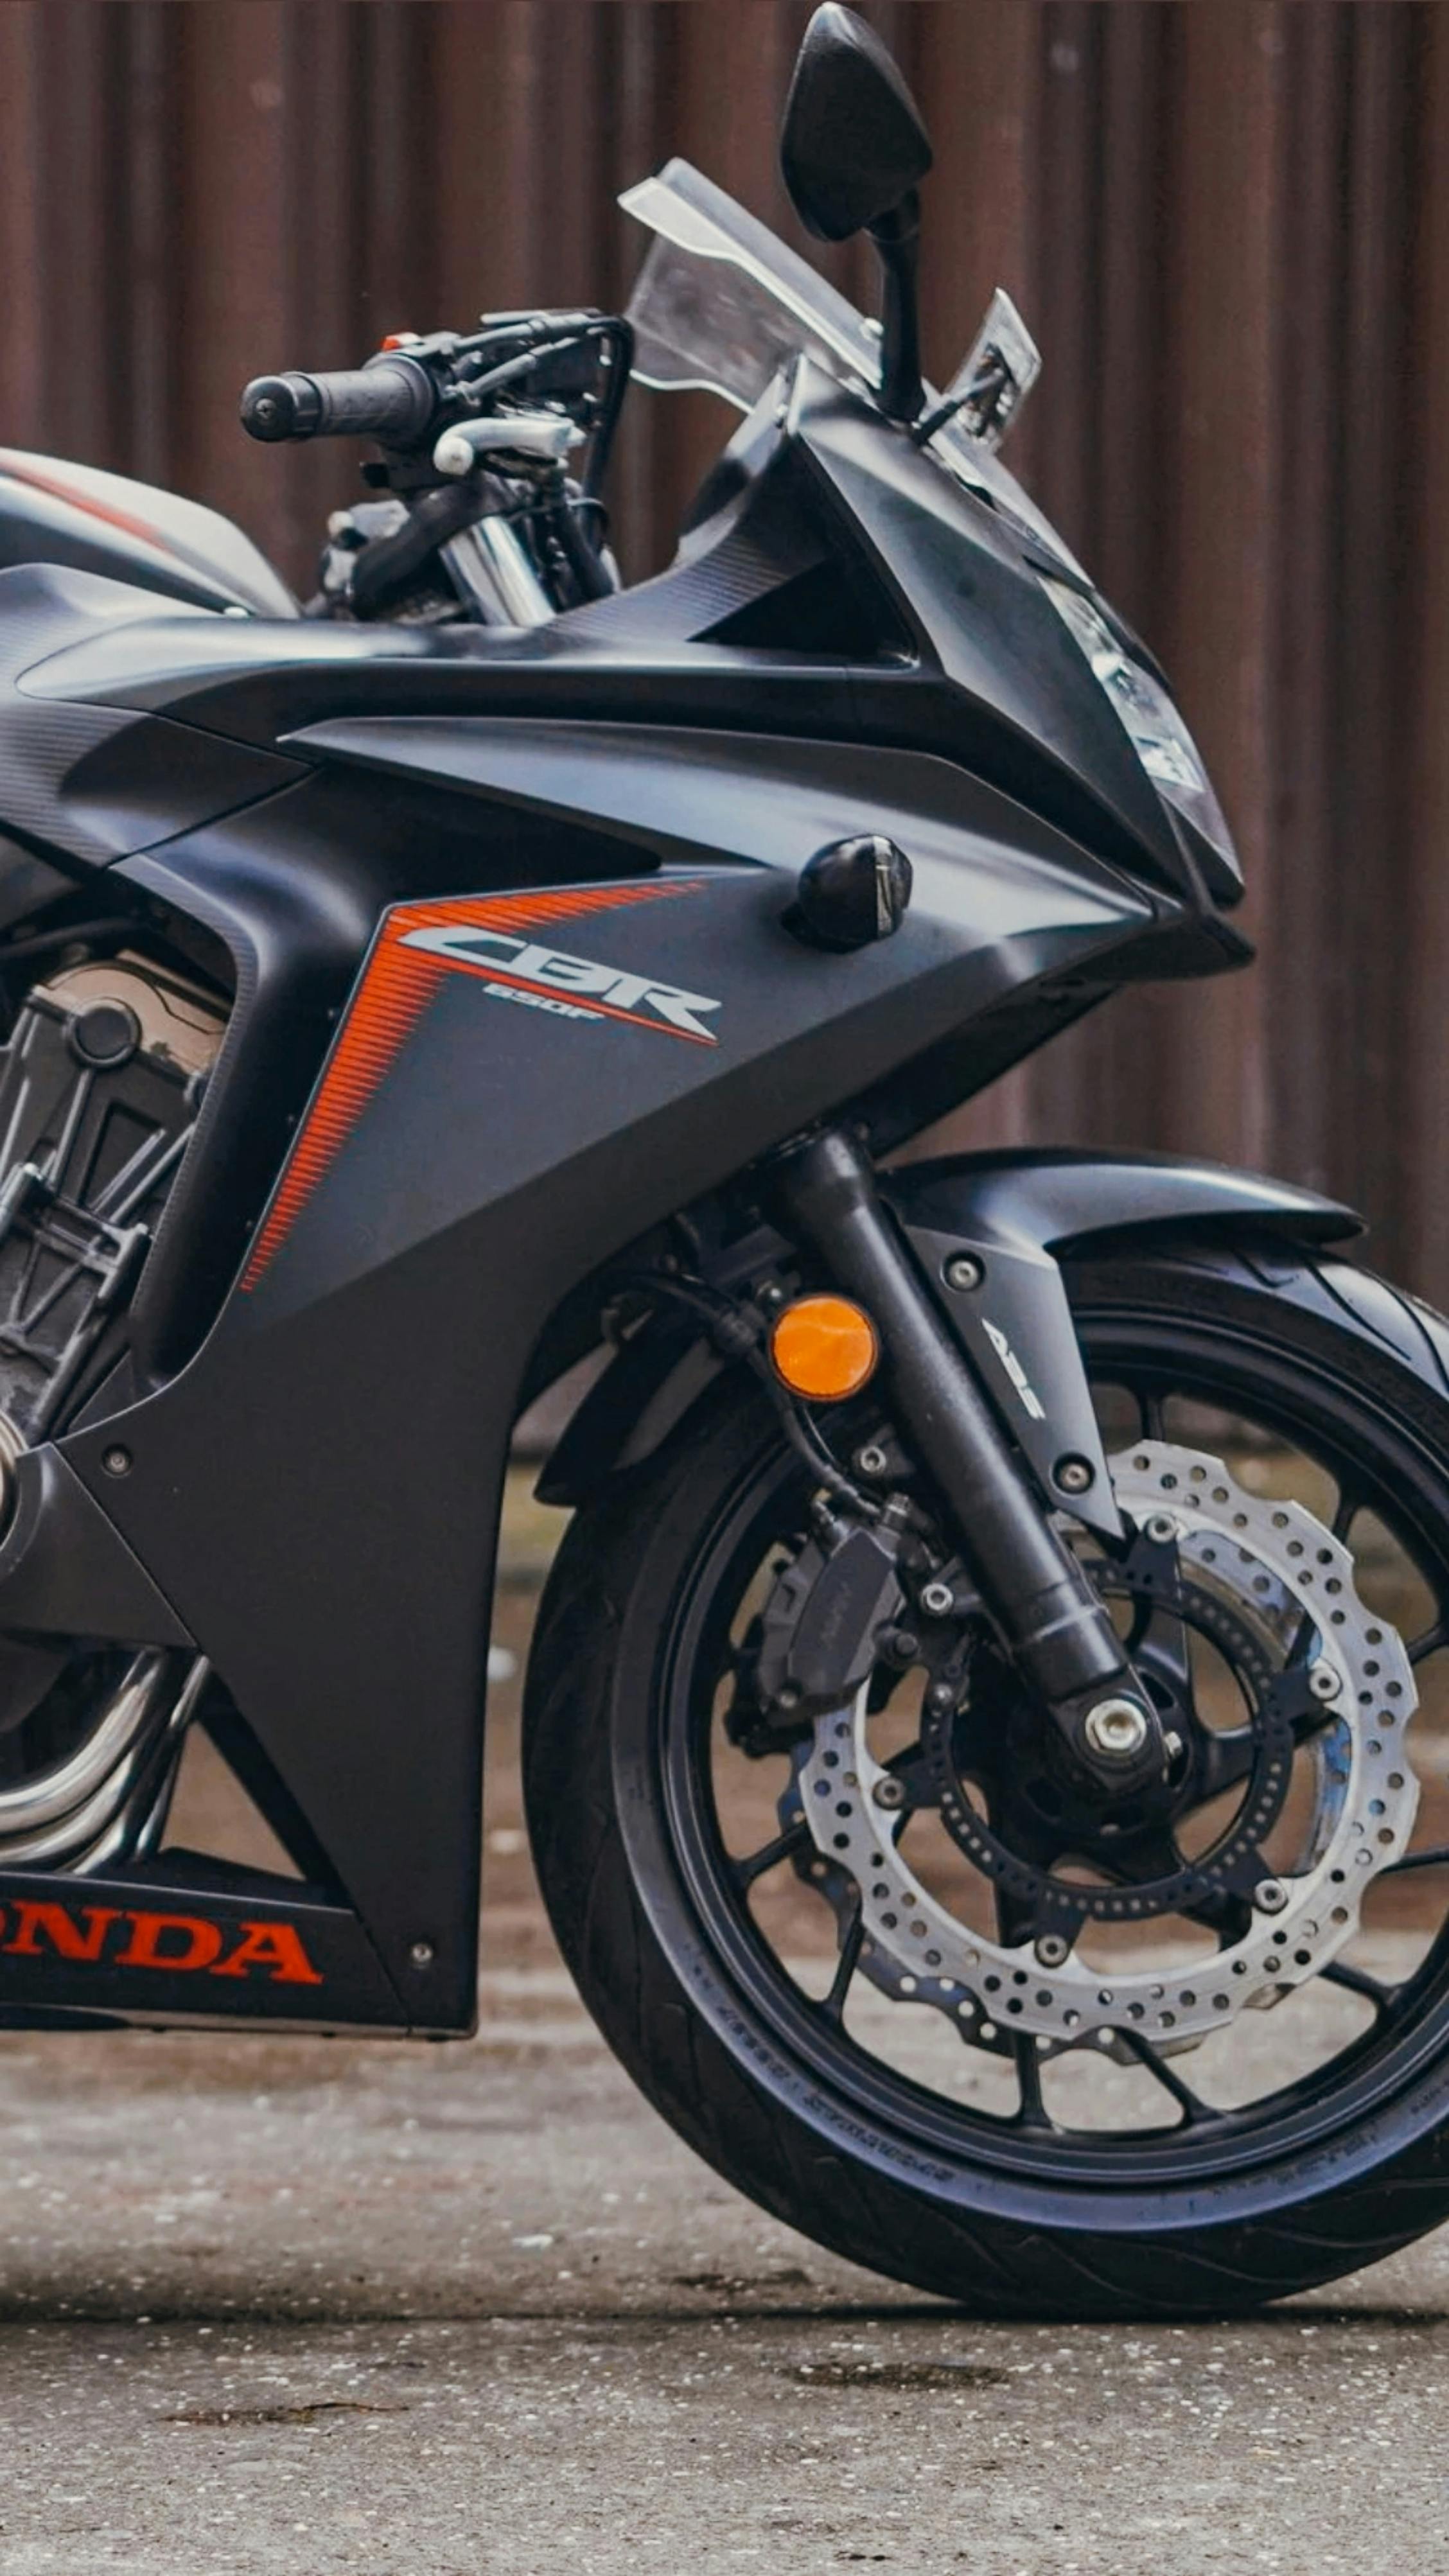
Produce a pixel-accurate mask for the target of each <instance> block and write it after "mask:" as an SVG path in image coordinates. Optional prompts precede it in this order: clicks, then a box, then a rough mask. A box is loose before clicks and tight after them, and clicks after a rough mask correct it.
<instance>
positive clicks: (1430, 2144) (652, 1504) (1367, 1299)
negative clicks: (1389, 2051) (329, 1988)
mask: <svg viewBox="0 0 1449 2576" xmlns="http://www.w3.org/2000/svg"><path fill="white" fill-rule="evenodd" d="M1072 1293H1073V1300H1074V1303H1076V1304H1077V1305H1079V1306H1082V1307H1085V1308H1088V1309H1099V1310H1100V1309H1102V1308H1105V1307H1111V1306H1114V1305H1118V1304H1124V1303H1125V1305H1126V1306H1128V1307H1129V1308H1130V1309H1132V1310H1133V1311H1135V1312H1141V1311H1143V1310H1150V1311H1151V1312H1152V1313H1153V1314H1154V1315H1156V1316H1160V1317H1163V1318H1170V1317H1172V1316H1173V1315H1175V1314H1176V1315H1180V1316H1181V1317H1182V1319H1183V1321H1184V1323H1192V1322H1201V1321H1202V1320H1203V1319H1204V1317H1206V1316H1211V1315H1217V1316H1219V1317H1221V1318H1223V1319H1224V1320H1227V1321H1230V1322H1231V1323H1232V1324H1233V1325H1234V1326H1235V1327H1236V1329H1237V1330H1238V1331H1239V1332H1240V1333H1241V1332H1242V1331H1243V1330H1244V1329H1245V1328H1246V1329H1247V1330H1248V1331H1249V1332H1251V1333H1252V1334H1253V1335H1254V1336H1255V1337H1257V1338H1260V1339H1262V1340H1264V1341H1266V1342H1267V1343H1269V1344H1276V1345H1278V1346H1279V1347H1280V1348H1282V1347H1283V1346H1284V1345H1285V1344H1291V1347H1292V1349H1293V1351H1294V1352H1295V1353H1301V1354H1303V1355H1304V1356H1305V1357H1307V1358H1309V1359H1310V1360H1313V1359H1317V1360H1318V1361H1320V1362H1321V1363H1323V1364H1324V1365H1325V1366H1326V1367H1327V1368H1329V1369H1331V1370H1333V1371H1335V1372H1336V1373H1337V1374H1339V1375H1340V1376H1342V1374H1343V1373H1344V1371H1345V1369H1346V1368H1351V1370H1352V1372H1353V1376H1354V1381H1355V1384H1356V1386H1357V1388H1358V1390H1359V1392H1360V1393H1363V1392H1364V1391H1365V1390H1366V1391H1367V1392H1368V1394H1369V1396H1370V1398H1371V1400H1372V1401H1373V1402H1374V1403H1375V1405H1381V1406H1382V1407H1384V1408H1385V1409H1386V1410H1387V1411H1388V1412H1389V1413H1390V1414H1391V1415H1392V1416H1393V1418H1394V1419H1395V1421H1396V1422H1397V1423H1398V1424H1399V1425H1401V1426H1403V1428H1404V1429H1405V1430H1406V1431H1408V1432H1409V1434H1410V1435H1411V1436H1412V1437H1413V1438H1414V1439H1415V1440H1416V1442H1418V1443H1422V1444H1423V1446H1424V1448H1425V1449H1426V1450H1427V1451H1428V1452H1430V1453H1431V1454H1432V1455H1433V1457H1434V1458H1435V1459H1436V1460H1438V1461H1442V1462H1443V1472H1444V1474H1445V1476H1446V1477H1449V1325H1446V1324H1445V1323H1444V1322H1443V1321H1442V1320H1441V1319H1440V1318H1439V1317H1437V1316H1435V1315H1432V1314H1431V1313H1430V1312H1429V1311H1428V1309H1426V1308H1424V1307H1421V1306H1420V1305H1418V1304H1417V1302H1416V1301H1414V1300H1411V1299H1409V1298H1407V1297H1405V1296H1403V1295H1401V1294H1400V1293H1399V1292H1398V1291H1396V1290H1393V1289H1391V1288H1388V1287H1387V1286H1386V1285H1385V1284H1384V1283H1383V1282H1382V1281H1380V1280H1378V1279H1376V1278H1375V1277H1374V1276H1373V1275H1372V1274H1370V1273H1368V1272H1365V1271H1361V1270H1358V1269H1355V1268H1351V1267H1350V1266H1349V1265H1348V1264H1346V1263H1344V1262H1342V1261H1339V1260H1336V1259H1331V1258H1327V1257H1325V1256H1324V1255H1323V1254H1322V1253H1321V1252H1317V1251H1311V1252H1310V1251H1306V1250H1305V1251H1293V1250H1285V1248H1283V1247H1282V1246H1279V1245H1273V1246H1271V1247H1270V1246H1266V1245H1265V1246H1260V1247H1257V1248H1252V1247H1250V1248H1247V1249H1241V1248H1239V1249H1233V1250H1227V1249H1223V1248H1221V1247H1219V1246H1216V1245H1213V1244H1210V1243H1209V1244H1198V1245H1193V1244H1182V1245H1179V1246H1177V1247H1175V1248H1173V1249H1172V1250H1170V1251H1164V1250H1154V1251H1153V1252H1152V1253H1151V1254H1139V1255H1138V1256H1137V1257H1136V1258H1135V1259H1126V1258H1122V1257H1120V1256H1119V1257H1116V1258H1113V1259H1110V1260H1103V1259H1096V1260H1093V1261H1091V1262H1090V1263H1089V1262H1085V1261H1084V1262H1083V1263H1082V1264H1080V1265H1079V1266H1078V1267H1077V1268H1076V1269H1075V1271H1074V1272H1073V1275H1072ZM754 1403H755V1399H754V1398H753V1397H752V1396H751V1395H750V1394H749V1393H748V1392H747V1391H746V1390H745V1389H744V1388H742V1387H741V1386H740V1385H738V1384H736V1383H735V1382H734V1381H733V1379H729V1380H726V1381H725V1382H723V1383H722V1384H718V1385H716V1387H715V1388H713V1389H712V1390H710V1392H709V1393H708V1394H707V1395H706V1396H705V1397H704V1398H703V1399H702V1400H701V1402H700V1403H699V1405H697V1406H696V1407H695V1409H694V1411H693V1413H692V1414H691V1415H690V1416H689V1417H688V1418H687V1419H686V1421H685V1422H684V1423H683V1424H682V1425H681V1426H680V1427H679V1429H678V1430H677V1431H676V1432H675V1434H674V1435H673V1436H672V1438H671V1440H670V1441H669V1443H668V1444H667V1446H666V1447H665V1448H664V1450H663V1451H662V1452H661V1453H660V1454H659V1455H658V1456H657V1457H655V1458H654V1459H652V1460H650V1461H648V1462H647V1463H646V1464H645V1465H644V1466H642V1467H639V1468H636V1469H634V1470H633V1471H631V1472H630V1474H629V1475H628V1476H626V1477H620V1478H617V1479H615V1480H614V1482H613V1483H612V1484H610V1485H609V1486H608V1487H607V1488H605V1490H604V1491H603V1492H602V1493H601V1494H600V1495H599V1496H598V1497H597V1498H595V1499H594V1500H592V1501H591V1502H589V1503H587V1504H585V1505H584V1507H583V1508H582V1509H580V1510H579V1511H578V1512H577V1514H576V1515H575V1518H574V1520H573V1523H572V1524H571V1526H570V1529H569V1530H568V1532H567V1534H566V1536H565V1539H564V1542H563V1545H562V1547H561V1549H560V1551H559V1555H558V1558H557V1560H556V1562H555V1565H554V1568H553V1572H552V1575H551V1577H550V1580H549V1583H548V1586H547V1588H546V1591H545V1595H544V1599H543V1603H542V1607H541V1610H540V1616H539V1620H538V1626H537V1631H536V1635H535V1641H534V1646H533V1652H532V1656H531V1659H530V1666H529V1675H528V1688H527V1695H526V1702H525V1718H524V1787H525V1802H526V1807H527V1814H528V1821H529V1829H530V1834H531V1838H532V1843H533V1851H534V1858H535V1862H536V1865H537V1869H538V1874H539V1880H540V1884H541V1887H542V1892H543V1897H544V1902H545V1904H546V1906H547V1909H548V1913H549V1917H550V1920H551V1922H552V1924H553V1927H554V1931H555V1933H556V1935H557V1938H558V1941H559V1945H560V1947H561V1949H562V1951H563V1953H564V1956H565V1958H566V1960H567V1962H568V1964H569V1967H570V1969H571V1970H572V1973H573V1975H574V1977H575V1979H576V1980H577V1983H578V1986H579V1990H580V1993H581V1995H582V1997H583V2000H584V2002H585V2003H586V2005H587V2006H588V2008H589V2010H590V2011H591V2013H592V2014H593V2016H594V2018H595V2020H596V2021H597V2023H598V2025H599V2027H600V2029H601V2031H602V2032H603V2035H604V2037H605V2039H606V2040H607V2041H608V2042H609V2045H610V2047H611V2048H612V2049H613V2050H614V2052H615V2054H616V2055H617V2056H618V2057H619V2058H620V2060H621V2061H622V2063H623V2065H624V2066H625V2067H626V2068H627V2070H628V2071H629V2073H630V2074H631V2075H632V2077H633V2078H634V2080H635V2082H636V2083H637V2084H638V2086H639V2087H640V2089H641V2091H642V2092H643V2093H644V2094H645V2095H646V2096H647V2097H648V2099H649V2100H650V2101H651V2102H652V2103H653V2104H654V2106H655V2108H656V2109H657V2110H658V2111H660V2112H661V2113H662V2115H663V2117H664V2118H665V2119H666V2120H667V2121H668V2122H669V2124H670V2126H671V2127H672V2128H673V2129H675V2130H676V2131H677V2133H678V2134H679V2136H680V2137H682V2138H683V2139H685V2140H686V2141H687V2142H688V2144H689V2145H690V2146H692V2147H693V2148H695V2149H696V2151H697V2152H698V2153H699V2154H700V2155H701V2156H703V2157H704V2158H705V2159H706V2160H707V2162H708V2163H710V2164H711V2165H713V2166H714V2167H715V2168H716V2170H717V2171H718V2172H720V2173H721V2174H723V2175H724V2176H725V2177H726V2178H727V2179H728V2180H729V2181H730V2182H732V2183H734V2184H735V2185H736V2186H737V2187H738V2188H739V2189H740V2190H741V2191H742V2192H744V2193H746V2194H747V2195H748V2196H749V2197H750V2198H752V2199H753V2200H755V2201H756V2202H758V2203H759V2204H760V2205H761V2206H762V2207H763V2208H765V2209H767V2210H769V2211H771V2212H772V2213H773V2214H774V2215H775V2216H776V2217H778V2218H780V2219H783V2220H785V2221H786V2222H787V2223H789V2224H790V2225H791V2226H794V2227H797V2228H799V2229H800V2230H801V2231H802V2232H803V2233H804V2234H806V2235H807V2236H810V2237H813V2238H814V2239H815V2240H816V2241H817V2242H818V2243H820V2244H822V2245H824V2246H828V2247H830V2248H832V2249H833V2250H834V2251H835V2252H837V2253H839V2254H842V2255H845V2256H847V2257H848V2258H849V2259H851V2260H853V2261H855V2262H857V2263H860V2264H863V2265H865V2266H867V2267H868V2268H870V2269H872V2270H874V2271H877V2272H881V2273H885V2274H887V2275H889V2276H891V2277H893V2278H896V2279H898V2280H901V2281H904V2282H908V2283H910V2284H912V2285H913V2286H915V2287H916V2288H919V2289H923V2290H926V2291H928V2292H931V2293H935V2294H938V2295H942V2296H945V2297H947V2298H951V2299H954V2300H957V2301H960V2302H961V2303H963V2304H964V2305H965V2306H966V2307H967V2308H969V2309H970V2310H971V2311H972V2312H973V2313H975V2314H977V2315H981V2316H1049V2317H1056V2318H1067V2317H1073V2318H1099V2319H1104V2318H1105V2319H1112V2318H1131V2317H1135V2318H1143V2317H1163V2316H1193V2315H1198V2316H1201V2315H1224V2314H1228V2313H1232V2312H1237V2311H1242V2310H1245V2309H1249V2308H1252V2307H1255V2306H1260V2305H1262V2304H1264V2303H1266V2302H1267V2301H1270V2300H1273V2299H1276V2298H1282V2297H1284V2296H1287V2295H1289V2294H1291V2293H1293V2292H1295V2291H1299V2290H1304V2289H1307V2288H1310V2287H1312V2286H1313V2285H1315V2284H1318V2283H1321V2282H1323V2281H1327V2280H1332V2279H1335V2278H1337V2277H1339V2276H1340V2275H1342V2274H1343V2273H1345V2272H1349V2271H1352V2270H1355V2269H1357V2268H1358V2267H1359V2266H1361V2265H1363V2264H1366V2263H1371V2262H1374V2261H1377V2260H1378V2259H1380V2258H1381V2257H1382V2256H1384V2255H1386V2254H1389V2253H1391V2252H1394V2251H1395V2250H1397V2249H1398V2248H1399V2247H1401V2246H1403V2245H1405V2244H1407V2243H1410V2242H1412V2241H1413V2239H1414V2238H1416V2237H1418V2236H1420V2235H1422V2234H1423V2233H1424V2232H1426V2231H1427V2230H1428V2229H1430V2228H1432V2227H1434V2226H1436V2225H1437V2224H1438V2223H1439V2222H1440V2221H1441V2220H1442V2219H1444V2218H1446V2217H1449V2097H1446V2119H1445V2121H1444V2122H1441V2124H1440V2125H1439V2126H1437V2127H1434V2128H1431V2129H1429V2130H1428V2131H1427V2132H1425V2133H1423V2134H1419V2135H1416V2136H1415V2137H1414V2138H1413V2139H1412V2140H1411V2141H1410V2142H1409V2143H1407V2144H1402V2143H1401V2144H1399V2145H1397V2146H1396V2145H1395V2143H1394V2141H1393V2139H1392V2137H1390V2138H1389V2140H1388V2141H1387V2143H1386V2145H1385V2148H1384V2154H1383V2158H1382V2161H1380V2162H1378V2163H1377V2164H1376V2166H1375V2167H1374V2168H1373V2169H1372V2170H1371V2171H1370V2172H1369V2174H1368V2175H1367V2177H1365V2175H1364V2174H1363V2173H1362V2172H1360V2173H1358V2174H1357V2175H1355V2177H1354V2178H1353V2180H1352V2181H1349V2182H1340V2183H1339V2184H1338V2185H1337V2186H1336V2187H1329V2188H1326V2189H1325V2188H1322V2187H1319V2188H1316V2189H1314V2188H1309V2187H1306V2188H1305V2192H1304V2197H1303V2198H1302V2199H1301V2201H1298V2202H1293V2201H1291V2199H1290V2201H1289V2203H1288V2205H1286V2206H1284V2205H1282V2200H1283V2195H1282V2192H1281V2189H1280V2191H1279V2192H1278V2194H1277V2199H1278V2203H1279V2205H1277V2206H1274V2207H1271V2208H1265V2210H1264V2212H1263V2214H1262V2215H1261V2216H1260V2217H1256V2218H1248V2219H1242V2218H1239V2219H1237V2220H1235V2221H1232V2222H1230V2223H1218V2224H1212V2223H1208V2224H1203V2223H1187V2224H1183V2225H1181V2226H1174V2227H1170V2228H1166V2229H1164V2228H1163V2227H1162V2226H1160V2225H1154V2226H1152V2227H1144V2229H1143V2231H1142V2232H1141V2233H1134V2232H1132V2230H1131V2229H1130V2228H1129V2229H1126V2230H1124V2229H1122V2228H1120V2227H1118V2228H1114V2229H1112V2230H1110V2231H1107V2232H1102V2231H1100V2230H1098V2231H1097V2232H1093V2231H1092V2230H1091V2229H1089V2228H1085V2227H1075V2226H1071V2225H1067V2226H1062V2225H1046V2224H1040V2225H1034V2224H1028V2223H1023V2222H1022V2220H1021V2219H1019V2218H1017V2217H1010V2216H1003V2215H1001V2214H1000V2213H998V2212H994V2211H989V2210H988V2211H983V2210H981V2209H979V2208H963V2207H962V2206H961V2205H960V2203H959V2200H956V2199H951V2198H948V2197H946V2196H944V2195H941V2194H938V2193H936V2192H934V2191H932V2190H930V2189H929V2188H925V2187H920V2186H918V2185H917V2184H916V2183H915V2182H914V2181H908V2180H905V2179H903V2178H901V2177H899V2176H897V2175H896V2174H894V2173H890V2172H882V2171H881V2170H880V2168H879V2166H878V2165H877V2164H875V2163H871V2162H867V2161H866V2160H865V2159H864V2158H863V2157H857V2156H855V2155H852V2154H849V2153H844V2152H841V2151H840V2149H839V2148H838V2147H837V2146H834V2145H832V2143H831V2142H830V2141H829V2139H828V2138H826V2137H824V2136H822V2134H821V2131H820V2129H819V2127H818V2126H816V2125H814V2124H813V2123H812V2122H810V2121H809V2120H807V2119H805V2118H803V2117H801V2116H799V2115H797V2114H796V2113H795V2112H794V2111H793V2110H792V2109H791V2108H790V2107H789V2105H788V2104H787V2103H782V2101H781V2099H780V2098H779V2095H778V2093H777V2092H776V2093H772V2092H770V2091H768V2090H766V2088H765V2087H764V2086H763V2085H762V2084H761V2083H760V2082H758V2081H757V2080H756V2079H755V2078H754V2077H753V2076H752V2074H751V2073H750V2071H749V2068H748V2064H747V2061H746V2060H745V2059H744V2058H743V2057H742V2056H737V2055H735V2054H734V2053H733V2052H732V2051H731V2050H730V2049H729V2048H727V2047H726V2046H725V2045H723V2044H722V2042H721V2040H720V2039H719V2038H718V2037H717V2036H716V2033H715V2031H714V2029H713V2028H712V2027H711V2025H710V2023H709V2021H708V2020H707V2019H706V2018H705V2016H704V2015H703V2013H702V2012H701V2011H700V2010H699V2008H698V2006H697V2004H696V2002H695V2001H694V1999H693V1997H692V1996H691V1994H690V1992H689V1991H688V1988H687V1986H686V1984H685V1982H684V1981H683V1980H682V1978H681V1976H680V1975H679V1974H678V1973H677V1972H676V1968H675V1966H674V1964H673V1962H672V1960H671V1958H670V1956H669V1955H668V1953H667V1951H666V1949H665V1948H664V1946H663V1945H662V1943H661V1941H660V1939H659V1937H658V1936H657V1934H656V1931H655V1928H654V1925H653V1923H652V1921H651V1919H650V1915H649V1913H648V1911H647V1910H646V1906H645V1904H644V1903H643V1902H642V1901H641V1895H640V1891H639V1888H638V1887H637V1886H636V1885H635V1882H634V1876H633V1873H632V1870H631V1865H630V1858H629V1854H628V1852H627V1850H626V1846H625V1840H624V1835H623V1832H622V1830H621V1822H620V1814H619V1809H618V1803H617V1794H616V1776H615V1764H614V1759H613V1737H614V1729H615V1719H616V1710H617V1707H618V1705H619V1703H620V1701H621V1699H622V1697H623V1695H625V1694H629V1693H637V1692H638V1691H639V1690H641V1689H643V1690H646V1691H647V1690H648V1688H649V1686H650V1676H651V1675H652V1673H653V1671H654V1669H655V1664H654V1660H653V1658H654V1656H655V1654H656V1652H657V1636H658V1631H659V1628H660V1625H661V1623H662V1619H663V1615H664V1612H665V1608H666V1595H667V1592H668V1591H669V1590H670V1588H672V1586H673V1584H674V1583H676V1582H677V1581H678V1579H679V1569H680V1567H681V1566H682V1565H683V1563H684V1562H685V1560H686V1555H687V1551H688V1548H689V1544H690V1537H691V1532H692V1530H693V1529H695V1528H697V1527H698V1523H699V1518H700V1511H701V1504H702V1501H703V1493H702V1487H701V1474H702V1468H703V1464H704V1462H705V1461H706V1460H707V1459H712V1461H713V1465H714V1472H715V1474H716V1476H717V1475H718V1473H719V1470H720V1468H721V1467H722V1466H723V1467H725V1468H726V1469H727V1468H728V1465H729V1459H730V1454H731V1453H733V1454H735V1455H736V1456H742V1455H743V1447H742V1444H745V1443H747V1442H748V1441H749V1440H750V1439H752V1438H753V1439H754V1440H755V1441H756V1442H757V1441H758V1438H759V1416H758V1413H757V1412H754V1411H753V1406H754ZM716 1489H717V1488H716ZM671 1567H672V1569H673V1570H672V1571H670V1568H671ZM1420 2125H1421V2127H1422V2122H1421V2124H1420ZM1196 2205H1197V2208H1198V2209H1199V2210H1200V2209H1201V2206H1202V2198H1201V2195H1199V2198H1198V2201H1197V2204H1196Z"/></svg>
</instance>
